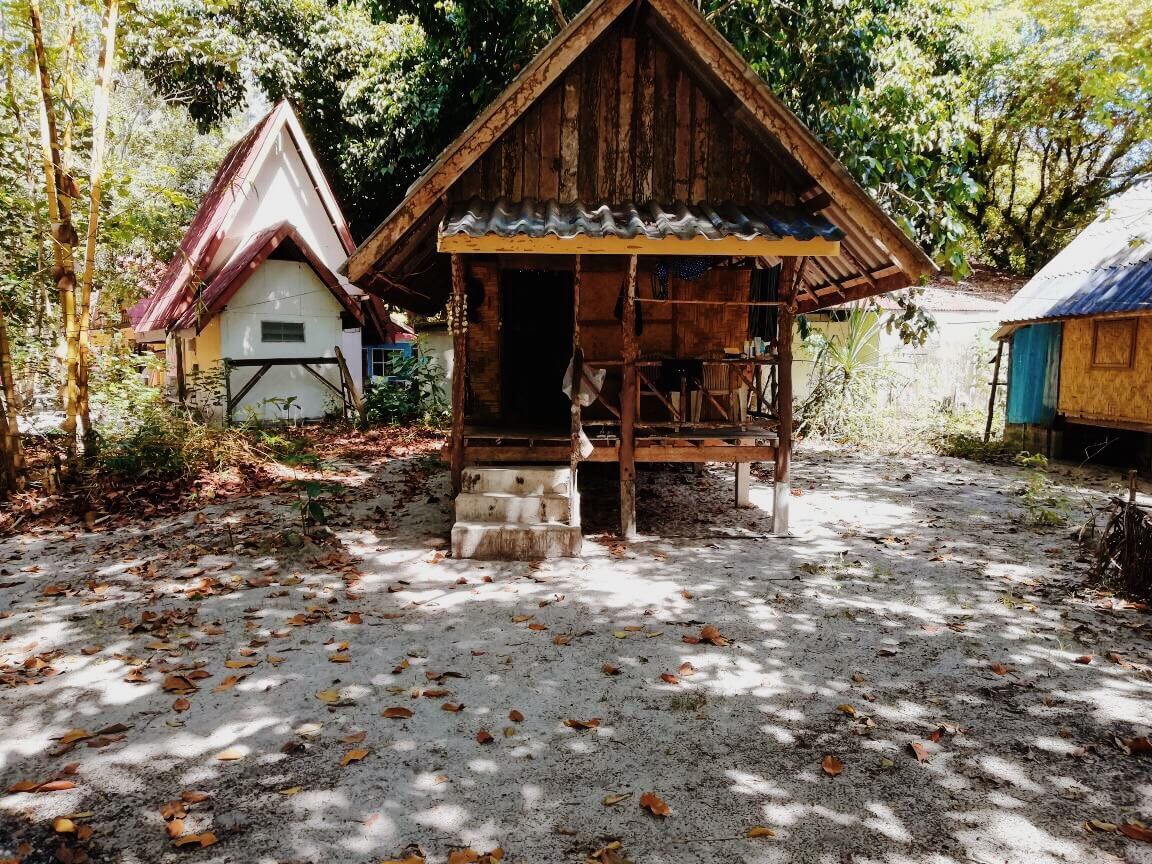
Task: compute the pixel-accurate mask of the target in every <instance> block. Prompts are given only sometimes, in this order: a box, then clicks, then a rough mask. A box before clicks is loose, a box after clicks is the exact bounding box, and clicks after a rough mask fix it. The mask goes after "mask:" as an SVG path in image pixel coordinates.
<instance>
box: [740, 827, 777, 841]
mask: <svg viewBox="0 0 1152 864" xmlns="http://www.w3.org/2000/svg"><path fill="white" fill-rule="evenodd" d="M744 836H745V837H749V838H752V837H775V836H776V832H775V831H773V830H772V829H771V828H765V827H764V826H763V825H753V826H752V827H751V828H749V829H748V833H746V834H745V835H744Z"/></svg>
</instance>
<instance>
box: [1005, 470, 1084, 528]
mask: <svg viewBox="0 0 1152 864" xmlns="http://www.w3.org/2000/svg"><path fill="white" fill-rule="evenodd" d="M1014 461H1015V462H1016V464H1017V465H1020V466H1021V467H1023V468H1027V469H1028V472H1027V474H1026V475H1025V479H1024V486H1023V487H1022V488H1021V489H1020V493H1019V494H1020V504H1021V507H1022V508H1023V513H1022V514H1021V516H1020V521H1021V522H1022V523H1023V524H1025V525H1029V526H1031V527H1033V528H1059V527H1061V526H1062V525H1065V524H1066V523H1067V522H1068V517H1069V515H1070V514H1071V508H1072V502H1071V500H1070V499H1069V498H1068V496H1067V495H1065V494H1064V493H1063V492H1061V491H1060V488H1059V487H1058V486H1057V485H1056V484H1055V483H1053V482H1052V481H1051V480H1049V479H1048V475H1047V473H1046V472H1047V469H1048V459H1047V458H1046V457H1045V456H1044V455H1043V454H1041V453H1026V452H1021V453H1019V454H1017V456H1016V458H1015V460H1014Z"/></svg>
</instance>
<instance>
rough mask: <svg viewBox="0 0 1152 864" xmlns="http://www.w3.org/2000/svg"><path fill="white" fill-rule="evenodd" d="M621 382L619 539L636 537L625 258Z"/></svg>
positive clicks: (631, 319) (632, 290)
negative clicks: (622, 376)
mask: <svg viewBox="0 0 1152 864" xmlns="http://www.w3.org/2000/svg"><path fill="white" fill-rule="evenodd" d="M620 326H621V328H622V336H623V345H624V350H623V357H622V359H623V361H624V379H623V383H622V384H621V387H620V537H621V538H622V539H624V540H630V539H632V538H634V537H635V536H636V440H635V423H636V356H637V354H638V353H639V350H638V347H637V344H636V256H635V255H629V256H628V285H627V291H626V293H625V295H624V310H623V315H621V318H620Z"/></svg>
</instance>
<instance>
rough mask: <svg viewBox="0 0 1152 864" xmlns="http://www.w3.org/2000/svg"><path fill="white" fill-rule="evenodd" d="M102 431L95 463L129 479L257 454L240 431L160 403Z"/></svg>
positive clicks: (172, 474)
mask: <svg viewBox="0 0 1152 864" xmlns="http://www.w3.org/2000/svg"><path fill="white" fill-rule="evenodd" d="M101 437H102V439H103V440H102V442H101V446H100V448H99V451H98V455H97V468H98V469H99V470H100V471H101V472H102V473H104V474H106V475H109V476H111V477H116V478H120V479H124V480H131V481H144V480H179V479H182V478H187V477H191V476H193V475H195V474H198V473H199V472H201V471H206V470H215V469H218V468H223V467H225V466H227V465H233V464H237V463H239V462H241V461H245V460H249V459H253V458H256V456H255V453H254V452H253V449H252V446H251V444H250V443H249V442H248V440H247V439H246V438H245V436H244V434H243V432H240V431H237V430H234V429H215V428H212V427H209V426H206V425H204V424H202V423H199V422H197V421H195V420H193V419H191V418H190V417H187V416H184V415H181V414H177V413H175V412H173V411H172V410H170V409H168V408H167V407H166V406H164V405H155V406H152V407H150V408H148V409H147V410H145V411H144V412H143V413H142V414H141V415H140V416H138V417H137V418H135V419H134V421H133V422H132V423H131V424H127V425H124V426H121V427H119V428H118V429H115V430H113V431H111V432H107V431H106V432H105V433H104V434H102V436H101Z"/></svg>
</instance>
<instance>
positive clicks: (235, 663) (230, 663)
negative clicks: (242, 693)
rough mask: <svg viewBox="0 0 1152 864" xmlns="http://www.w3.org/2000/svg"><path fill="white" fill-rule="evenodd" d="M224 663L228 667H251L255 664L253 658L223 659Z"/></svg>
mask: <svg viewBox="0 0 1152 864" xmlns="http://www.w3.org/2000/svg"><path fill="white" fill-rule="evenodd" d="M224 665H225V666H227V667H228V668H229V669H251V668H252V667H253V666H255V665H256V661H255V660H225V661H224Z"/></svg>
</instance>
